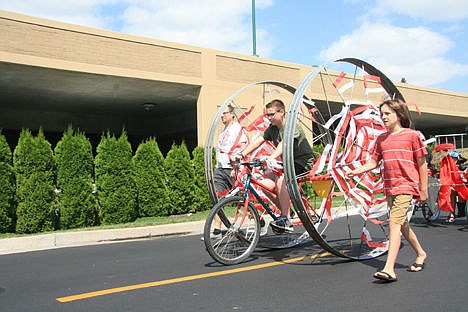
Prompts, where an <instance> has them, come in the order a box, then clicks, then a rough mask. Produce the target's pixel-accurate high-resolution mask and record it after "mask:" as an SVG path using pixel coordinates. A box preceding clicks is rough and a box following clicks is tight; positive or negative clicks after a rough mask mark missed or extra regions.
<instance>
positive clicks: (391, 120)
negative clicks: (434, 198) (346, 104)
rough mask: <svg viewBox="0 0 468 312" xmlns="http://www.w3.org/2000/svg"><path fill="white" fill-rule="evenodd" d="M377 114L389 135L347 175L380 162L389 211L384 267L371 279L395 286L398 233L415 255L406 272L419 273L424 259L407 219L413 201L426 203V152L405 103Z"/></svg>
mask: <svg viewBox="0 0 468 312" xmlns="http://www.w3.org/2000/svg"><path fill="white" fill-rule="evenodd" d="M380 114H381V117H382V121H383V123H384V125H385V127H386V128H387V130H388V131H387V132H386V133H383V134H381V135H380V136H379V137H378V138H377V141H376V144H375V150H374V153H373V155H372V158H371V160H370V161H369V162H368V163H366V164H364V165H363V166H362V167H360V168H357V169H355V170H353V171H351V172H348V173H347V174H346V175H347V177H348V178H352V177H353V176H355V175H357V174H360V173H363V172H366V171H369V170H372V169H374V168H375V167H377V165H378V164H379V162H380V161H383V178H384V189H385V195H386V197H387V202H388V205H389V207H390V220H389V226H390V234H389V247H388V256H387V261H386V263H385V266H384V267H383V268H382V269H381V270H379V271H377V272H375V274H374V278H377V279H379V280H383V281H385V282H395V281H397V280H398V279H397V276H396V273H395V270H394V267H395V263H396V258H397V256H398V251H399V249H400V243H401V238H400V232H401V233H402V234H403V236H404V237H405V239H406V240H407V241H408V243H409V244H410V245H411V247H412V248H413V249H414V251H415V252H416V260H415V262H414V263H413V264H412V265H411V266H410V267H409V269H408V271H410V272H420V271H422V270H423V269H424V261H425V259H426V258H427V254H426V252H425V251H424V249H423V248H422V247H421V244H420V243H419V240H418V238H417V237H416V234H415V233H414V232H413V230H412V229H411V227H410V225H409V223H408V220H407V218H406V213H407V211H408V208H409V206H410V204H411V200H412V199H413V197H415V198H418V199H419V201H420V202H425V201H427V164H426V158H425V155H426V153H427V151H426V148H425V146H424V143H423V142H422V140H421V137H420V134H419V132H417V131H415V130H412V129H410V127H411V119H410V114H409V110H408V107H407V105H406V104H405V103H404V102H402V101H400V100H388V101H385V102H383V103H382V104H380Z"/></svg>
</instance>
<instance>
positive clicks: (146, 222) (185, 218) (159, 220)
mask: <svg viewBox="0 0 468 312" xmlns="http://www.w3.org/2000/svg"><path fill="white" fill-rule="evenodd" d="M208 213H209V210H206V211H201V212H197V213H188V214H183V215H175V216H167V217H146V218H139V219H137V220H135V221H134V222H128V223H121V224H107V225H99V226H93V227H85V228H77V229H69V230H57V231H53V232H41V233H34V234H15V233H2V234H0V239H2V238H12V237H25V236H32V235H41V234H50V233H60V232H76V231H93V230H107V229H124V228H134V227H144V226H153V225H162V224H171V223H182V222H192V221H201V220H205V219H206V217H207V215H208Z"/></svg>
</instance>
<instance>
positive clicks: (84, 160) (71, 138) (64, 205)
mask: <svg viewBox="0 0 468 312" xmlns="http://www.w3.org/2000/svg"><path fill="white" fill-rule="evenodd" d="M55 160H56V163H57V188H58V189H59V190H60V193H59V194H58V199H59V203H60V226H61V227H62V228H64V229H69V228H78V227H86V226H93V225H95V224H96V199H95V197H94V195H93V193H92V191H93V165H94V164H93V162H94V159H93V151H92V147H91V143H90V142H89V140H88V139H87V138H86V136H85V135H84V134H83V133H74V132H73V129H72V127H71V126H69V127H68V129H67V130H66V131H65V132H64V134H63V136H62V139H61V140H60V141H59V142H58V143H57V146H56V147H55Z"/></svg>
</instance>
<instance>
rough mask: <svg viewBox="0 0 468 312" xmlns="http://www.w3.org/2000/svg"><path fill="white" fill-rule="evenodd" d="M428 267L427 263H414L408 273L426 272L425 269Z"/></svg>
mask: <svg viewBox="0 0 468 312" xmlns="http://www.w3.org/2000/svg"><path fill="white" fill-rule="evenodd" d="M425 266H426V264H425V263H416V262H415V263H413V264H412V265H410V267H409V268H408V271H409V272H415V273H416V272H421V271H422V270H424V267H425Z"/></svg>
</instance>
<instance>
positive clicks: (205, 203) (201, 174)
mask: <svg viewBox="0 0 468 312" xmlns="http://www.w3.org/2000/svg"><path fill="white" fill-rule="evenodd" d="M192 162H193V168H194V183H195V194H194V196H195V199H194V203H193V205H192V208H193V210H194V211H204V210H207V209H211V207H212V206H213V204H212V203H211V198H210V195H209V193H208V187H207V185H206V177H205V159H204V149H203V147H201V146H197V147H195V148H194V149H193V151H192Z"/></svg>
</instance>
